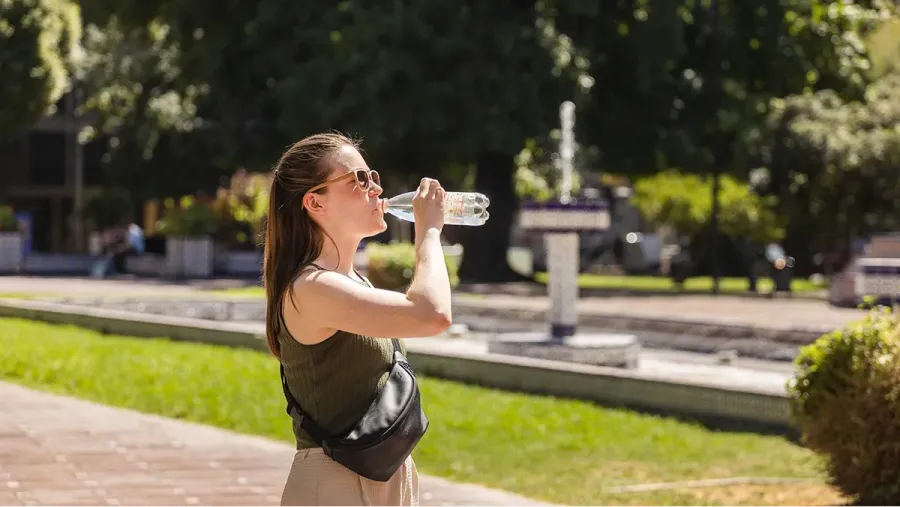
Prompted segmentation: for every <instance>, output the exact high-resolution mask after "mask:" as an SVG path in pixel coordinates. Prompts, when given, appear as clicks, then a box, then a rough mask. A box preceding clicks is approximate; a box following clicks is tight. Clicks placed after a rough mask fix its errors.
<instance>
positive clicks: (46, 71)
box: [0, 0, 81, 138]
mask: <svg viewBox="0 0 900 507" xmlns="http://www.w3.org/2000/svg"><path fill="white" fill-rule="evenodd" d="M80 38H81V15H80V12H79V8H78V4H77V3H76V2H72V1H69V0H0V97H2V106H0V138H3V137H5V136H11V135H13V134H15V133H17V132H20V131H22V130H25V129H27V128H29V127H31V125H32V124H33V123H34V122H36V121H37V120H39V119H40V118H41V117H42V116H44V115H46V114H49V113H52V112H53V111H54V109H55V108H54V106H55V104H56V102H57V101H58V100H59V99H60V98H61V97H62V96H63V93H65V91H66V87H67V85H68V79H69V74H70V72H71V70H72V67H73V65H75V64H76V63H77V61H78V58H79V57H80V55H81V51H80V45H79V39H80Z"/></svg>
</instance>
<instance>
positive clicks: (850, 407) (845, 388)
mask: <svg viewBox="0 0 900 507" xmlns="http://www.w3.org/2000/svg"><path fill="white" fill-rule="evenodd" d="M796 364H797V366H798V368H799V371H798V372H797V374H796V376H795V378H794V379H792V381H791V383H790V384H789V385H788V393H789V395H790V397H791V405H792V410H793V414H794V417H795V419H796V421H797V423H798V425H799V427H800V429H801V431H802V435H803V440H804V443H805V444H806V445H808V446H809V447H810V448H811V449H813V450H814V451H816V452H818V453H820V454H822V455H823V457H824V458H825V462H826V467H827V472H828V475H829V478H830V481H831V483H832V484H833V485H834V486H836V487H837V488H838V489H840V490H841V491H842V492H843V493H844V494H845V495H847V496H849V497H852V498H853V499H855V501H856V502H857V503H858V504H862V505H900V320H898V318H897V317H896V316H894V315H892V314H890V313H887V312H873V313H872V314H870V316H869V317H867V318H866V319H864V320H863V321H861V322H858V323H856V324H853V325H851V326H848V327H847V328H845V329H841V330H838V331H834V332H832V333H829V334H826V335H824V336H822V337H821V338H819V339H818V340H817V341H816V342H815V343H813V344H811V345H808V346H806V347H804V348H803V349H802V350H801V352H800V355H799V356H798V357H797V360H796Z"/></svg>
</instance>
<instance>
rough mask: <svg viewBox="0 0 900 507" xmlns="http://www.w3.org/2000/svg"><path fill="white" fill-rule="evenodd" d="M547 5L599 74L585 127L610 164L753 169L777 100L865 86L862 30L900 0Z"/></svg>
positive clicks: (576, 61) (588, 69)
mask: <svg viewBox="0 0 900 507" xmlns="http://www.w3.org/2000/svg"><path fill="white" fill-rule="evenodd" d="M541 4H542V5H543V6H544V7H543V13H544V14H545V16H546V17H547V18H548V20H549V23H551V24H552V26H553V27H554V29H555V30H556V31H558V32H559V33H561V34H564V35H566V36H567V37H568V38H569V39H570V41H571V44H570V48H571V49H570V50H569V51H567V52H566V53H565V58H563V60H567V61H569V62H571V66H577V67H578V69H577V72H578V73H580V74H582V76H581V79H582V80H585V81H588V82H590V83H591V84H592V86H590V88H589V91H588V94H587V96H586V97H585V98H584V100H583V102H584V103H583V106H582V107H581V108H580V109H581V110H582V113H581V114H580V117H581V118H582V119H583V120H584V121H583V122H582V124H583V128H581V129H580V134H579V136H581V139H582V141H583V142H584V143H585V144H587V145H596V146H598V147H599V148H600V150H599V153H600V154H601V155H602V158H601V159H600V165H601V166H603V167H606V168H609V169H610V170H612V171H615V172H621V173H631V174H634V173H641V172H643V173H648V172H654V171H657V170H664V169H665V168H667V167H683V168H685V169H686V170H688V171H691V172H694V171H707V170H709V168H710V167H712V166H713V164H716V163H717V164H719V165H722V164H725V167H724V168H723V169H724V170H726V171H729V172H730V171H738V170H740V169H742V168H743V167H746V166H745V165H743V163H744V162H745V161H746V159H748V158H749V157H750V156H751V155H752V153H749V152H748V149H747V148H748V146H749V145H750V143H751V142H752V140H753V139H755V138H756V137H757V136H758V125H759V123H760V121H761V120H762V118H764V117H765V115H766V113H767V111H768V108H769V101H770V100H771V99H772V98H775V97H783V96H786V95H789V94H794V93H804V92H810V91H815V90H822V89H833V90H836V91H837V93H838V94H840V95H841V96H846V97H858V96H860V95H861V93H862V91H863V90H864V88H865V85H866V83H867V80H868V72H869V66H870V63H869V61H868V58H867V55H866V47H865V45H864V44H863V43H862V40H861V39H862V37H863V36H864V35H865V34H866V33H867V32H868V31H870V30H871V29H873V28H874V27H875V26H876V24H877V22H878V21H879V20H881V19H884V18H889V17H891V16H896V13H895V11H894V10H893V5H892V0H874V1H871V0H843V1H841V2H834V1H832V0H812V1H803V2H799V1H794V0H769V1H765V2H763V3H760V2H743V1H735V0H718V1H717V2H697V1H693V0H680V1H668V0H648V1H644V2H599V3H598V2H587V1H585V0H546V1H544V2H541ZM712 5H717V6H718V9H719V14H718V17H717V20H714V19H713V16H712V12H711V6H712ZM713 24H714V25H715V26H716V30H710V29H709V28H710V26H711V25H713Z"/></svg>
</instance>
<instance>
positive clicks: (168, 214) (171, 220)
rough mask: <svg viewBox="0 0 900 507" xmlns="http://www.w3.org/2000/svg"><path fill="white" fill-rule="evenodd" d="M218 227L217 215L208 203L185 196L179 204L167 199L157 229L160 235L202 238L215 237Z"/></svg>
mask: <svg viewBox="0 0 900 507" xmlns="http://www.w3.org/2000/svg"><path fill="white" fill-rule="evenodd" d="M216 225H217V217H216V214H215V212H214V211H213V209H212V207H211V206H210V205H209V204H208V203H206V202H204V201H202V200H199V199H197V198H196V197H193V196H184V197H182V198H181V199H179V200H178V201H177V202H176V201H175V200H174V199H166V201H165V203H164V209H163V216H162V218H161V219H159V221H158V222H157V224H156V228H157V230H158V231H159V232H160V234H163V235H165V236H171V237H173V238H201V237H204V236H212V235H214V234H215V233H216Z"/></svg>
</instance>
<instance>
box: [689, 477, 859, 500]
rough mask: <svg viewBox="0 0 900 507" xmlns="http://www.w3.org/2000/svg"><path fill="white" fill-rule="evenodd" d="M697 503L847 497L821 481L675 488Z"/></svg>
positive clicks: (843, 498)
mask: <svg viewBox="0 0 900 507" xmlns="http://www.w3.org/2000/svg"><path fill="white" fill-rule="evenodd" d="M678 493H680V494H688V495H691V496H693V497H695V498H697V500H698V501H699V502H700V503H705V504H719V505H844V504H846V503H847V498H845V497H844V496H842V495H841V494H840V492H839V491H838V490H836V489H834V488H833V487H831V486H828V485H827V484H824V483H816V482H813V483H796V484H738V485H734V486H721V487H715V488H694V489H679V490H678Z"/></svg>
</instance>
